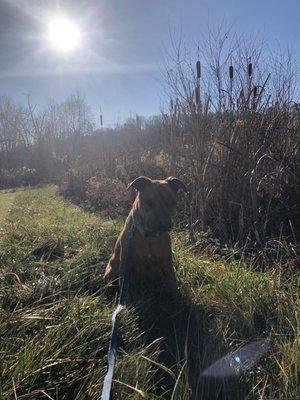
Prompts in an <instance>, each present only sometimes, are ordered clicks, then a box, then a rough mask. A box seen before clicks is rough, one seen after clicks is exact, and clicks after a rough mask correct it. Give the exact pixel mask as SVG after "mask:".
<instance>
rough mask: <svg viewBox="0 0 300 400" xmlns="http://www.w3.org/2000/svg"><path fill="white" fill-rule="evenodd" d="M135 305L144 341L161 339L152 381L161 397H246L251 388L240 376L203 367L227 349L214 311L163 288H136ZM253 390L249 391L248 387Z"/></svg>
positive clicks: (195, 399) (132, 303)
mask: <svg viewBox="0 0 300 400" xmlns="http://www.w3.org/2000/svg"><path fill="white" fill-rule="evenodd" d="M128 303H129V304H131V305H132V306H134V309H135V312H136V313H137V315H138V324H139V328H140V329H141V331H143V332H144V339H145V344H146V345H150V344H152V343H154V342H156V346H157V358H156V362H157V365H156V371H155V374H154V382H153V386H154V388H155V394H156V395H157V396H159V398H161V399H172V400H173V399H178V400H179V399H180V400H181V399H191V400H198V399H199V400H200V399H203V400H204V399H211V400H213V399H224V400H225V399H228V400H229V399H232V400H234V399H242V398H245V397H246V396H247V392H248V393H249V387H248V385H247V384H246V382H244V381H243V380H241V379H238V378H230V379H229V378H227V379H224V378H211V377H208V376H202V372H203V371H204V370H205V369H206V368H208V367H209V366H210V365H211V364H212V363H214V362H215V361H216V360H217V359H219V358H221V357H223V356H224V355H225V354H226V350H227V351H228V349H226V346H225V343H224V341H223V339H222V336H221V334H217V332H216V331H215V329H214V313H213V310H209V309H207V308H204V307H200V306H196V305H194V304H192V302H191V300H190V299H189V298H187V297H183V296H181V295H179V296H176V297H175V296H174V295H173V296H172V295H170V294H169V293H162V292H159V291H153V290H151V292H150V291H149V290H147V291H145V290H143V289H139V290H138V291H136V290H135V292H134V295H131V298H130V300H129V302H128ZM247 389H248V390H247Z"/></svg>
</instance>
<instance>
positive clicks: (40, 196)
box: [0, 187, 300, 400]
mask: <svg viewBox="0 0 300 400" xmlns="http://www.w3.org/2000/svg"><path fill="white" fill-rule="evenodd" d="M0 224H1V230H0V300H1V308H0V337H1V341H0V369H1V376H0V398H1V399H55V400H61V399H66V400H69V399H96V398H97V399H98V398H99V397H100V393H101V387H102V382H103V377H104V374H105V369H106V353H107V347H108V341H109V336H110V331H111V324H110V317H111V313H112V310H113V308H114V304H113V303H110V302H108V301H107V300H106V299H105V297H104V292H103V284H102V274H103V270H104V267H105V263H106V262H107V260H108V258H109V255H110V254H111V252H112V249H113V245H114V241H115V239H116V236H117V233H118V231H119V229H120V227H121V221H117V220H108V219H104V218H101V217H99V216H96V215H93V214H87V213H85V212H84V211H83V210H82V209H80V208H78V207H76V206H74V205H72V204H71V203H68V202H67V201H65V200H63V199H62V198H59V197H58V196H57V195H56V189H55V188H54V187H46V188H43V189H30V190H24V191H21V192H16V193H5V194H0ZM201 243H202V242H201V241H200V242H199V246H192V245H191V243H189V240H188V236H187V234H185V233H182V232H177V233H174V235H173V244H174V262H175V267H176V271H177V276H178V279H179V284H180V293H181V298H180V299H177V300H174V302H172V304H170V301H168V300H166V299H163V298H160V299H157V296H156V298H155V299H153V298H152V297H151V295H150V294H148V295H146V294H145V295H143V297H142V298H141V299H140V300H139V301H137V302H136V303H135V304H134V305H131V306H129V307H128V308H127V309H125V310H124V311H122V313H121V316H120V321H119V324H120V340H119V350H118V361H117V365H116V372H115V376H114V378H115V380H114V386H113V396H112V398H113V399H141V398H145V399H153V400H154V399H162V398H166V399H172V400H175V399H177V400H184V399H192V398H193V396H194V398H199V399H202V398H203V399H205V398H208V399H217V398H219V399H275V398H278V399H282V398H286V397H296V396H299V393H300V347H299V344H300V343H299V341H300V337H299V328H300V311H299V310H300V301H299V276H297V275H296V273H295V274H294V275H292V276H291V275H288V276H286V275H285V274H283V273H282V271H281V270H280V269H277V270H276V269H272V270H269V271H268V272H255V271H254V270H253V269H252V268H251V266H249V265H247V264H246V263H241V262H240V263H238V262H230V263H228V262H227V263H226V262H225V261H223V260H222V258H221V257H218V256H217V255H216V253H214V252H213V251H212V249H213V248H212V247H211V246H208V247H206V249H205V251H204V250H203V249H202V250H201V248H202V247H203V246H202V247H201ZM262 338H270V343H271V345H270V349H269V351H268V352H267V353H266V354H264V357H262V358H261V360H260V361H259V362H257V363H256V364H255V365H254V366H250V367H249V369H248V370H247V372H246V373H245V374H243V375H242V376H240V377H239V378H235V379H230V380H228V379H227V380H226V381H225V380H224V379H221V378H219V379H207V378H203V377H201V375H200V374H201V371H202V370H203V369H204V368H205V367H208V366H209V365H210V364H211V363H213V362H215V361H216V360H218V359H219V358H220V357H222V356H224V355H225V354H227V353H228V352H230V351H233V350H235V349H237V348H238V347H239V346H242V345H244V344H248V343H250V342H252V341H255V340H258V339H262ZM167 390H169V391H168V392H167ZM192 393H193V395H192Z"/></svg>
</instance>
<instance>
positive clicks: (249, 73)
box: [248, 63, 252, 77]
mask: <svg viewBox="0 0 300 400" xmlns="http://www.w3.org/2000/svg"><path fill="white" fill-rule="evenodd" d="M248 75H249V77H251V76H252V63H249V64H248Z"/></svg>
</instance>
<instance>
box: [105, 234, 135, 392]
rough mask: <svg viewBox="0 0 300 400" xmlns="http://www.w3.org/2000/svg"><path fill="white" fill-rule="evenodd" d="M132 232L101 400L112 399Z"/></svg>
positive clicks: (131, 256) (131, 246)
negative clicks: (118, 326) (119, 321)
mask: <svg viewBox="0 0 300 400" xmlns="http://www.w3.org/2000/svg"><path fill="white" fill-rule="evenodd" d="M132 234H133V231H131V232H130V236H129V243H128V253H127V257H126V263H125V270H124V275H123V279H122V286H121V290H120V296H119V303H118V306H117V308H116V309H115V311H114V313H113V315H112V318H111V322H112V331H111V337H110V342H109V347H108V353H107V362H108V366H107V372H106V375H105V378H104V383H103V388H102V394H101V400H109V399H110V392H111V386H112V380H113V374H114V368H115V363H116V356H117V344H118V328H117V323H116V322H117V315H118V314H119V312H120V311H121V310H122V309H123V308H124V306H125V300H126V293H127V289H128V286H129V273H130V269H131V265H132V258H133V240H132Z"/></svg>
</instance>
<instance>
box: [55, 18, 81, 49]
mask: <svg viewBox="0 0 300 400" xmlns="http://www.w3.org/2000/svg"><path fill="white" fill-rule="evenodd" d="M49 39H50V42H51V44H52V46H54V47H55V48H57V49H58V50H60V51H63V52H69V51H72V50H74V49H76V47H78V46H79V43H80V32H79V29H78V28H77V27H76V26H75V25H74V24H73V23H72V22H71V21H69V20H68V19H66V18H55V19H53V20H52V21H51V22H50V24H49Z"/></svg>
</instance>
